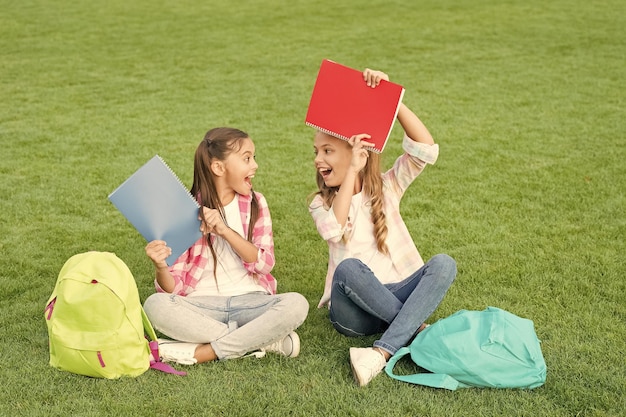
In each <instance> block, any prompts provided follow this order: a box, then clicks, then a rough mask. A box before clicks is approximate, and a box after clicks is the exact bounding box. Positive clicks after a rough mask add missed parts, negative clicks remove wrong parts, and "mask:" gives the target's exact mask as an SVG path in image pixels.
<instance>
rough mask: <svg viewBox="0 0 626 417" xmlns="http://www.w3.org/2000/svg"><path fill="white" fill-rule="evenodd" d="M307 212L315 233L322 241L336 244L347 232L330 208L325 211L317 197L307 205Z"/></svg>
mask: <svg viewBox="0 0 626 417" xmlns="http://www.w3.org/2000/svg"><path fill="white" fill-rule="evenodd" d="M309 212H310V213H311V216H312V217H313V222H314V223H315V227H316V228H317V232H318V233H319V234H320V236H321V237H322V239H324V240H326V241H329V242H338V241H340V240H341V238H342V237H343V235H344V233H345V232H346V230H347V226H343V227H342V226H341V225H340V224H339V222H338V221H337V217H335V213H334V212H333V209H332V207H331V208H330V209H328V210H327V209H326V208H325V207H324V203H323V201H322V197H321V196H319V195H317V196H315V198H314V199H313V201H312V202H311V204H310V205H309Z"/></svg>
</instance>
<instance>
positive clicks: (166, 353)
mask: <svg viewBox="0 0 626 417" xmlns="http://www.w3.org/2000/svg"><path fill="white" fill-rule="evenodd" d="M157 341H158V342H159V355H161V360H162V361H163V362H176V363H178V364H181V365H194V364H195V363H197V362H198V361H197V360H196V358H194V357H193V355H194V353H196V348H197V347H198V346H199V344H198V343H187V342H179V341H177V340H167V339H157Z"/></svg>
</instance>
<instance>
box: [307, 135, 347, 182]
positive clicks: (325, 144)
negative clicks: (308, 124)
mask: <svg viewBox="0 0 626 417" xmlns="http://www.w3.org/2000/svg"><path fill="white" fill-rule="evenodd" d="M313 149H314V152H315V169H316V170H317V173H318V175H320V176H321V177H322V179H323V180H324V184H325V185H326V186H327V187H339V186H340V185H341V183H342V182H343V179H344V178H345V177H346V172H347V171H348V168H349V167H350V159H351V157H352V148H351V147H350V144H349V143H348V142H346V141H345V140H341V139H337V138H336V137H334V136H330V135H327V134H326V133H322V132H317V133H316V134H315V139H314V140H313Z"/></svg>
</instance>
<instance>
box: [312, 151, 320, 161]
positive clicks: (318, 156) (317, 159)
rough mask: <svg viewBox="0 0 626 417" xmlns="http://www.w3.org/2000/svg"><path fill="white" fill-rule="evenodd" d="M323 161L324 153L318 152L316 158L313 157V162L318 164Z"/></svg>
mask: <svg viewBox="0 0 626 417" xmlns="http://www.w3.org/2000/svg"><path fill="white" fill-rule="evenodd" d="M321 161H322V153H321V152H318V153H316V154H315V159H313V163H315V164H317V163H319V162H321Z"/></svg>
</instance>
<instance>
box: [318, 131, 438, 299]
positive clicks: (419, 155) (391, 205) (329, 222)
mask: <svg viewBox="0 0 626 417" xmlns="http://www.w3.org/2000/svg"><path fill="white" fill-rule="evenodd" d="M402 147H403V149H404V151H405V153H404V154H403V155H402V156H400V157H399V158H398V159H396V161H395V163H394V164H393V167H391V169H389V171H387V172H385V173H384V174H382V177H383V195H384V210H385V217H386V221H387V229H388V235H387V242H386V243H387V247H388V249H389V256H390V257H391V261H392V263H393V265H394V267H395V268H396V269H397V271H398V272H399V273H400V275H401V276H403V277H408V276H409V275H410V274H412V273H413V272H415V271H416V270H418V269H419V268H421V267H422V266H423V265H424V261H423V260H422V257H421V256H420V254H419V252H418V250H417V248H416V247H415V243H414V242H413V239H412V238H411V235H410V234H409V230H408V229H407V227H406V225H405V223H404V220H402V216H401V215H400V200H401V199H402V196H403V195H404V192H405V191H406V189H407V188H408V187H409V185H411V183H412V182H413V180H414V179H415V178H416V177H417V176H418V175H419V174H420V173H421V172H422V171H423V170H424V167H425V166H426V164H434V163H435V162H436V161H437V157H438V155H439V146H438V145H437V144H435V145H427V144H424V143H419V142H415V141H413V140H411V139H410V138H409V137H408V136H406V135H405V136H404V140H403V142H402ZM363 204H368V201H363ZM309 212H310V213H311V216H313V221H314V222H315V226H316V227H317V231H318V232H319V234H320V235H321V236H322V238H323V239H324V240H326V242H327V243H328V254H329V257H328V272H327V273H326V282H325V285H324V294H323V296H322V298H321V300H320V303H319V306H322V305H324V304H326V303H327V302H328V301H329V300H330V290H331V284H332V280H333V275H334V273H335V269H336V268H337V265H339V263H340V262H341V261H343V260H344V259H346V258H349V257H350V254H351V251H350V237H351V236H352V224H350V223H349V222H348V223H347V224H346V225H345V226H344V227H343V228H342V227H341V225H340V224H339V223H338V222H337V219H336V217H335V214H334V212H333V209H332V207H331V208H330V209H326V208H325V207H324V202H323V201H322V197H321V196H320V195H319V194H318V195H317V196H315V198H314V199H313V201H312V202H311V204H310V205H309ZM350 217H351V218H354V213H350ZM344 236H345V237H346V239H345V240H344V239H343V237H344ZM373 238H374V237H373V236H372V239H373Z"/></svg>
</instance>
